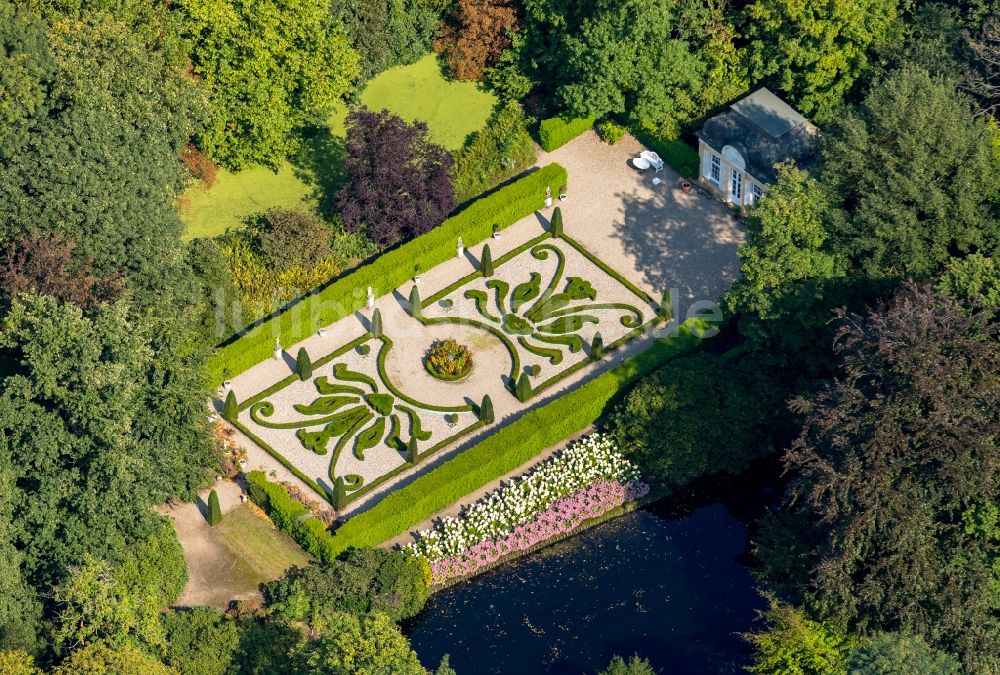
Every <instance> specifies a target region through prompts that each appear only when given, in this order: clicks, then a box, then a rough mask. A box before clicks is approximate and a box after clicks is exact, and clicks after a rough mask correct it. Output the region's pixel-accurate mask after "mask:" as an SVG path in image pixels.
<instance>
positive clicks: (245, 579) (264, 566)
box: [215, 506, 313, 589]
mask: <svg viewBox="0 0 1000 675" xmlns="http://www.w3.org/2000/svg"><path fill="white" fill-rule="evenodd" d="M215 531H216V532H217V533H218V534H219V536H220V537H222V538H223V539H224V541H225V544H226V547H227V548H228V549H229V551H230V553H231V554H232V556H233V558H234V561H235V563H236V564H235V565H234V566H233V571H234V573H235V574H234V576H236V577H242V578H239V579H237V578H234V580H233V581H234V583H236V582H237V581H238V582H239V583H238V586H240V587H249V588H252V589H256V588H257V586H258V585H259V584H262V583H264V582H266V581H272V580H274V579H277V578H278V577H280V576H281V575H282V574H283V573H284V572H285V570H287V569H288V568H289V567H291V566H292V565H297V566H299V567H302V566H304V565H307V564H308V563H309V561H310V560H312V559H313V558H312V556H310V555H309V554H308V553H306V552H305V551H303V550H302V548H301V547H300V546H299V545H298V544H296V543H295V541H293V540H292V538H291V537H289V536H288V535H286V534H285V533H284V532H281V531H279V530H277V529H275V528H272V527H271V526H270V525H268V524H267V523H265V522H264V521H263V520H261V519H260V518H259V517H257V516H256V515H254V514H253V513H251V512H250V509H248V508H247V507H246V506H240V507H239V508H237V509H235V510H233V511H231V512H229V513H227V514H226V515H225V517H224V518H223V519H222V522H221V523H220V524H219V525H217V526H216V527H215Z"/></svg>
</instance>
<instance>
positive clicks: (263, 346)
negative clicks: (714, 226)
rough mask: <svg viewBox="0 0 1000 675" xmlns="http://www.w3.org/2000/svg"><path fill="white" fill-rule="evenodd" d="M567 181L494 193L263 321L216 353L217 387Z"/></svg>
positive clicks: (552, 177)
mask: <svg viewBox="0 0 1000 675" xmlns="http://www.w3.org/2000/svg"><path fill="white" fill-rule="evenodd" d="M567 180H568V177H567V174H566V169H564V168H563V167H561V166H560V165H558V164H549V165H548V166H545V167H543V168H541V169H539V170H538V171H536V172H534V173H531V174H529V175H527V176H525V177H524V178H522V179H520V180H518V181H516V182H514V183H511V184H510V185H507V186H504V187H502V188H500V189H499V190H497V191H496V192H494V193H493V194H491V195H489V196H487V197H484V198H482V199H480V200H477V201H475V202H472V203H471V204H470V205H469V206H468V208H466V209H465V210H463V211H462V212H460V213H458V214H457V215H455V216H452V217H451V218H449V219H447V220H446V221H444V222H443V223H442V224H441V225H440V226H438V227H436V228H434V229H433V230H431V231H430V232H428V233H427V234H424V235H421V236H419V237H416V238H414V239H413V240H411V241H409V242H407V243H405V244H403V245H401V246H399V247H397V248H395V249H392V250H390V251H387V252H385V253H384V254H383V255H381V256H379V257H378V258H376V259H375V260H374V261H372V262H371V263H369V264H367V265H364V266H362V267H360V268H359V269H357V270H356V271H355V272H353V273H351V274H348V275H347V276H344V277H342V278H340V279H337V280H336V281H334V282H333V283H331V284H329V285H328V286H325V287H323V288H321V289H319V290H317V291H315V292H314V293H312V294H311V295H307V296H305V297H304V298H302V299H301V300H299V301H298V302H296V303H295V304H294V305H292V306H291V307H289V308H288V309H287V310H285V311H284V312H282V313H281V314H278V315H277V316H274V317H272V318H271V319H269V320H267V321H265V322H263V323H262V324H260V325H259V326H257V327H256V328H254V329H252V330H250V331H248V332H247V333H246V334H244V335H243V336H241V337H240V338H238V339H236V340H234V341H233V342H231V343H229V344H228V345H226V346H224V347H221V348H219V349H217V350H216V352H215V354H214V355H213V356H212V358H211V360H210V362H209V377H210V378H211V381H212V382H213V383H217V382H221V381H222V373H223V371H224V370H225V369H228V370H229V373H230V376H234V375H237V374H239V373H242V372H243V371H245V370H247V369H248V368H250V367H252V366H254V365H256V364H257V363H260V362H261V361H264V360H265V359H267V358H268V357H269V356H271V354H272V352H273V349H274V339H275V337H278V338H279V340H280V341H281V344H282V345H284V346H290V345H293V344H295V343H296V342H300V341H301V340H304V339H305V338H307V337H308V336H310V335H312V334H313V333H315V332H316V331H317V330H319V328H320V327H321V326H327V325H329V324H331V323H333V322H334V321H337V320H338V319H341V318H343V317H345V316H347V315H349V314H351V313H353V312H355V311H357V310H359V309H361V308H362V307H363V306H364V305H365V301H366V298H365V295H364V292H363V289H364V288H365V287H367V286H371V287H372V288H374V289H376V291H377V292H378V293H379V294H385V293H388V292H390V291H391V290H392V289H394V288H396V287H398V286H400V285H402V284H403V283H405V282H406V280H407V279H409V278H410V276H411V275H412V273H413V269H414V265H419V266H420V268H421V269H430V268H432V267H434V266H435V265H438V264H440V263H442V262H444V261H445V260H448V259H450V258H453V257H454V256H455V241H456V239H457V238H458V237H459V236H461V237H462V239H463V240H464V241H465V245H466V246H473V245H475V244H477V243H479V242H480V241H483V240H484V239H486V238H487V237H489V236H490V235H492V233H493V226H494V225H496V226H497V227H499V228H501V229H502V228H505V227H507V226H509V225H511V224H513V223H515V222H517V221H518V220H520V219H521V218H524V217H525V216H528V215H530V214H532V213H534V212H535V211H536V210H538V209H539V208H541V207H542V198H543V196H544V194H545V188H546V187H549V188H551V189H552V191H553V192H555V191H557V190H558V189H559V188H560V187H561V186H562V185H565V184H566V182H567Z"/></svg>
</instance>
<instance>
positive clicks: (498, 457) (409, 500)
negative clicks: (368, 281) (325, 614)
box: [333, 319, 707, 553]
mask: <svg viewBox="0 0 1000 675" xmlns="http://www.w3.org/2000/svg"><path fill="white" fill-rule="evenodd" d="M706 326H707V324H706V323H705V322H704V321H702V320H700V319H691V320H689V321H687V322H685V323H684V325H682V326H681V327H680V328H679V329H678V330H677V332H676V333H675V334H674V335H672V336H671V337H669V338H667V339H665V340H658V341H657V342H656V343H654V344H653V345H652V346H651V347H650V348H649V349H646V350H645V351H643V352H641V353H639V354H636V355H635V356H633V357H630V358H628V359H626V360H624V361H622V362H621V363H620V364H618V365H617V366H616V367H614V368H612V369H611V370H609V371H607V372H605V373H602V374H601V375H598V376H597V377H595V378H593V379H592V380H588V381H587V382H584V383H583V384H582V385H580V387H578V388H577V389H575V390H573V391H571V392H568V393H566V394H564V395H563V396H560V397H559V398H556V399H554V400H553V401H551V402H549V403H547V404H545V405H543V406H541V407H539V408H535V409H534V410H530V411H528V412H527V413H525V414H524V415H522V416H521V417H520V418H519V419H517V420H515V421H514V422H512V423H510V424H509V425H507V426H506V427H503V428H502V429H500V430H498V431H497V432H496V433H494V434H491V435H490V436H487V437H486V438H484V439H483V440H482V441H480V442H479V443H477V444H475V445H473V446H472V447H470V448H468V449H467V450H465V451H463V452H462V453H461V454H459V455H456V456H455V457H454V458H452V459H450V460H448V461H447V462H445V463H444V464H442V465H441V466H440V467H438V468H436V469H434V470H433V471H431V472H430V473H427V474H424V475H423V476H420V477H418V478H417V479H415V480H414V481H413V482H412V483H410V484H409V485H407V486H405V487H402V488H400V489H398V490H395V491H394V492H392V493H391V494H388V495H386V496H385V497H384V498H383V499H382V500H381V501H380V502H379V503H377V504H375V505H374V506H372V508H370V509H368V510H367V511H364V512H363V513H360V514H358V515H356V516H354V517H353V518H351V519H350V520H348V521H347V522H346V523H344V524H343V525H341V526H340V527H339V528H338V529H337V530H336V532H334V534H333V539H334V548H335V550H336V551H337V552H338V553H339V552H340V551H344V550H347V549H348V548H350V547H352V546H353V547H361V546H376V545H378V544H381V543H382V542H384V541H386V540H388V539H391V538H392V537H395V536H396V535H398V534H400V533H402V532H405V531H406V530H407V528H410V527H412V526H414V525H416V524H417V523H419V522H420V521H422V520H424V519H425V518H427V517H428V516H430V515H432V514H434V513H436V512H438V511H440V510H441V509H443V508H445V507H446V506H449V505H450V504H453V503H454V502H456V501H458V500H459V499H461V498H462V497H464V496H465V495H467V494H469V493H470V492H472V491H474V490H476V489H478V488H480V487H482V486H483V485H486V484H487V483H489V482H490V481H491V480H494V479H495V478H496V477H497V476H502V475H504V474H506V473H508V472H510V471H513V470H514V469H516V468H517V467H518V466H520V465H521V464H524V463H525V462H526V461H528V460H529V459H531V458H532V457H534V456H535V455H537V454H538V453H539V452H541V451H542V450H544V449H545V448H547V447H549V446H551V445H554V444H556V443H558V442H560V441H562V440H563V439H565V438H568V437H569V436H571V435H573V434H575V433H577V432H579V431H580V430H582V429H585V428H586V427H587V426H589V425H590V424H593V423H594V422H595V421H597V419H598V418H599V417H600V416H601V415H602V414H603V412H604V410H605V409H606V407H607V405H608V404H609V403H611V402H613V401H615V400H616V399H617V396H618V394H619V392H621V391H622V390H623V389H624V388H625V387H627V386H628V385H629V384H631V383H632V382H634V381H635V380H636V379H637V378H639V377H642V376H644V375H646V374H648V373H650V372H652V371H653V370H655V369H656V368H658V367H660V366H662V365H663V364H664V363H666V362H667V361H669V360H671V359H673V358H676V357H678V356H681V355H683V354H686V353H688V352H690V351H692V350H693V349H694V348H695V347H696V346H697V345H698V343H699V341H700V337H699V335H700V332H701V330H702V329H704V328H705V327H706Z"/></svg>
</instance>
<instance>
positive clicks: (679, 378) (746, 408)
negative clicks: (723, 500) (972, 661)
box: [608, 354, 784, 487]
mask: <svg viewBox="0 0 1000 675" xmlns="http://www.w3.org/2000/svg"><path fill="white" fill-rule="evenodd" d="M783 401H784V387H783V386H782V384H781V383H780V382H779V381H778V380H777V378H775V377H773V376H772V375H771V374H769V373H768V371H767V368H766V367H764V364H763V363H761V362H758V361H756V360H754V359H742V360H739V361H736V362H730V361H727V360H726V359H724V358H722V357H718V356H713V355H709V354H697V355H695V356H691V357H688V358H684V359H678V360H676V361H672V362H671V363H670V364H669V365H668V366H666V367H664V368H663V369H661V370H658V371H656V372H655V373H654V374H653V375H651V376H650V377H647V378H644V379H643V380H641V381H640V382H639V383H638V384H637V385H636V386H635V388H634V389H632V390H631V391H630V392H629V393H628V395H627V396H626V397H625V400H624V401H623V402H622V404H621V405H619V406H618V407H617V408H616V409H615V411H614V413H613V414H612V416H611V420H610V423H609V427H608V429H609V431H610V432H611V433H612V434H614V436H615V438H616V439H617V441H618V444H619V446H620V447H621V448H623V449H624V450H625V452H626V453H627V454H628V455H629V456H630V457H631V458H632V459H633V461H635V462H637V463H638V464H639V465H640V467H641V468H643V469H644V471H645V472H646V475H648V476H650V477H656V478H658V479H660V480H662V481H664V482H666V483H667V484H668V485H670V486H673V487H677V486H681V485H684V484H686V483H688V482H690V481H691V480H693V479H694V478H697V477H699V476H702V475H707V474H713V473H719V472H730V473H736V472H738V471H740V470H741V469H743V468H745V467H746V466H747V464H749V463H750V462H751V461H752V460H754V459H756V458H760V457H763V456H765V455H767V454H768V453H769V451H771V450H772V448H770V447H769V445H770V440H769V436H770V435H771V434H774V435H777V433H776V429H775V428H774V427H775V426H776V425H777V422H776V421H775V419H774V415H775V413H776V412H778V413H780V411H781V408H782V403H783Z"/></svg>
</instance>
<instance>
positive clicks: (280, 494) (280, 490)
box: [247, 471, 339, 562]
mask: <svg viewBox="0 0 1000 675" xmlns="http://www.w3.org/2000/svg"><path fill="white" fill-rule="evenodd" d="M247 482H248V483H249V484H250V498H251V499H252V500H254V502H255V503H256V504H257V505H258V506H260V507H261V508H262V509H264V510H265V511H266V512H267V515H269V516H270V517H271V521H272V522H273V523H274V524H275V525H276V526H277V528H278V529H279V530H281V531H282V532H284V533H285V534H287V535H289V536H290V537H291V538H292V539H294V540H295V541H297V542H298V543H299V545H300V546H301V547H302V548H304V549H305V550H306V551H308V552H309V553H311V554H312V555H314V556H316V557H317V558H319V559H320V560H322V561H324V562H330V561H331V560H333V559H334V558H336V557H337V553H339V551H338V550H337V548H336V542H334V539H333V537H332V536H331V535H330V532H329V530H327V529H326V525H324V524H323V521H322V520H320V519H319V518H315V517H313V516H310V515H309V509H307V508H306V507H304V506H303V505H302V504H300V503H299V502H297V501H295V500H294V499H292V497H291V496H290V495H289V494H288V491H287V490H286V489H285V487H284V486H283V485H280V484H278V483H272V482H271V481H269V480H268V479H267V477H266V476H265V475H264V472H263V471H251V472H250V473H248V474H247Z"/></svg>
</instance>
